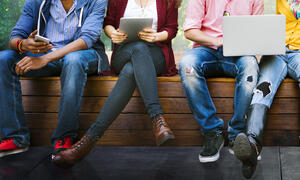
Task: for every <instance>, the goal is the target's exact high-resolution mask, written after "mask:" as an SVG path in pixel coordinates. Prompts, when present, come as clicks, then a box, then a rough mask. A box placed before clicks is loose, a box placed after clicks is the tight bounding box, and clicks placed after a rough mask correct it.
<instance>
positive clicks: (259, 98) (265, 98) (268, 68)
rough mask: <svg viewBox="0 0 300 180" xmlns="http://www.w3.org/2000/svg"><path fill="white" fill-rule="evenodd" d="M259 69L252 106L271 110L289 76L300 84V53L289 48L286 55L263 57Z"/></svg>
mask: <svg viewBox="0 0 300 180" xmlns="http://www.w3.org/2000/svg"><path fill="white" fill-rule="evenodd" d="M259 68H260V72H259V79H258V83H257V87H256V89H255V90H254V95H253V98H252V101H251V104H264V105H266V106H268V107H269V108H270V106H271V104H272V102H273V99H274V96H275V94H276V92H277V89H278V87H279V86H280V84H281V82H282V81H283V80H284V78H285V77H286V76H287V75H289V76H290V77H292V78H293V79H295V80H296V81H298V82H300V51H293V50H289V49H288V48H287V49H286V55H277V56H263V57H262V58H261V61H260V64H259ZM299 87H300V85H299Z"/></svg>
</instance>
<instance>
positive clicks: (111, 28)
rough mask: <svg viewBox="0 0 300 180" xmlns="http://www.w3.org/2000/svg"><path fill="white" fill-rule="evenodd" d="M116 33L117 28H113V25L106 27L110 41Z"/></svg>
mask: <svg viewBox="0 0 300 180" xmlns="http://www.w3.org/2000/svg"><path fill="white" fill-rule="evenodd" d="M114 31H116V28H115V27H113V26H112V25H107V26H105V27H104V32H105V34H106V35H107V36H108V37H109V38H110V39H111V35H112V33H113V32H114Z"/></svg>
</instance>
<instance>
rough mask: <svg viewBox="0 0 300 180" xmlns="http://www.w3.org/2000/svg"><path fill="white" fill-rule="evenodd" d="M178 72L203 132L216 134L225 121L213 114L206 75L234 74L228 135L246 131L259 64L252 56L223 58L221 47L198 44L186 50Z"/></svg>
mask: <svg viewBox="0 0 300 180" xmlns="http://www.w3.org/2000/svg"><path fill="white" fill-rule="evenodd" d="M179 73H180V76H181V80H182V84H183V87H184V91H185V93H186V97H187V100H188V103H189V106H190V109H191V111H192V112H193V114H194V117H195V119H196V121H197V122H198V124H199V125H200V126H201V131H202V134H203V135H205V133H206V132H208V131H214V132H216V133H219V132H221V131H222V129H224V122H223V120H221V119H220V118H219V117H218V116H217V114H216V108H215V106H214V104H213V101H212V99H211V96H210V94H209V90H208V88H207V84H206V79H205V78H206V77H215V76H229V77H235V81H236V86H235V95H234V102H233V108H234V114H233V117H232V119H231V120H230V121H229V123H228V138H229V140H234V139H235V137H236V135H237V134H238V133H240V132H243V131H245V127H246V120H245V114H246V112H247V109H248V106H249V105H250V101H251V97H252V93H253V89H254V88H255V85H256V82H257V75H258V64H257V60H256V58H255V57H254V56H242V57H224V56H223V48H219V49H218V50H214V49H210V48H206V47H197V48H194V49H191V50H189V51H187V53H186V54H185V55H184V57H183V58H182V60H181V62H180V65H179Z"/></svg>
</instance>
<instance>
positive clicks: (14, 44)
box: [9, 38, 20, 51]
mask: <svg viewBox="0 0 300 180" xmlns="http://www.w3.org/2000/svg"><path fill="white" fill-rule="evenodd" d="M18 40H20V38H14V39H12V40H10V41H9V48H10V49H11V50H16V51H17V50H18V47H17V41H18Z"/></svg>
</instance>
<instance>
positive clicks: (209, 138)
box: [204, 133, 218, 149]
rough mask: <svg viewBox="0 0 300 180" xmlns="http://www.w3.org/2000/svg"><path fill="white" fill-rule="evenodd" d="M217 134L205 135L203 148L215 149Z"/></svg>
mask: <svg viewBox="0 0 300 180" xmlns="http://www.w3.org/2000/svg"><path fill="white" fill-rule="evenodd" d="M217 136H218V135H217V134H214V133H207V134H206V136H205V139H204V140H205V143H204V144H206V146H205V148H207V149H211V147H213V148H215V147H214V146H215V141H214V140H215V139H216V138H217Z"/></svg>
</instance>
